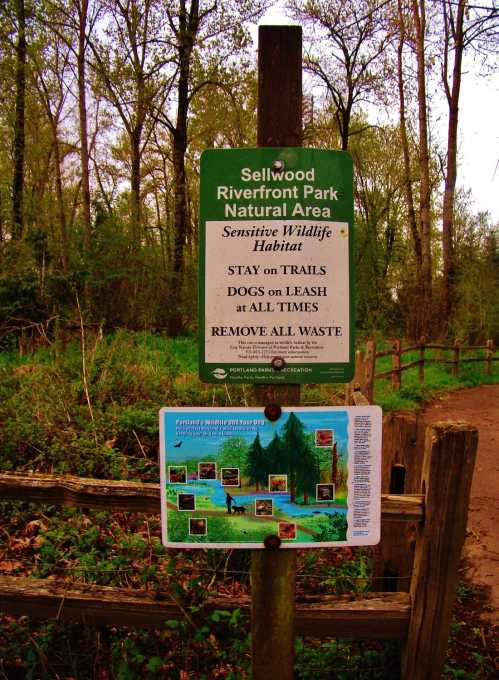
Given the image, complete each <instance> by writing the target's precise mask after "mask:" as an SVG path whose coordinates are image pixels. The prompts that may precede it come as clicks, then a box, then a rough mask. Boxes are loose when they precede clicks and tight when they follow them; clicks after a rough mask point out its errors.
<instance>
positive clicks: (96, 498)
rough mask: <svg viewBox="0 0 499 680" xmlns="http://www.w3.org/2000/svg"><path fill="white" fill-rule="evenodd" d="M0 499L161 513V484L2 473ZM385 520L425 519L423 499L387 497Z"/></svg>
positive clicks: (0, 475)
mask: <svg viewBox="0 0 499 680" xmlns="http://www.w3.org/2000/svg"><path fill="white" fill-rule="evenodd" d="M0 498H4V499H10V500H22V501H36V502H39V503H47V504H49V505H69V506H76V507H82V508H94V509H102V510H109V511H111V512H113V511H128V512H149V513H159V512H160V505H159V504H160V495H159V484H143V483H141V482H126V481H114V480H102V479H90V478H87V477H74V476H69V475H68V476H58V475H47V474H41V473H33V474H18V473H10V472H9V473H6V472H1V473H0ZM381 514H382V517H384V518H385V519H392V520H394V519H399V520H410V521H419V520H422V519H423V496H421V495H408V496H404V495H400V496H398V495H397V496H393V495H384V496H382V499H381Z"/></svg>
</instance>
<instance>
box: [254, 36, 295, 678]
mask: <svg viewBox="0 0 499 680" xmlns="http://www.w3.org/2000/svg"><path fill="white" fill-rule="evenodd" d="M257 136H258V139H257V141H258V146H271V147H279V146H301V145H302V137H303V132H302V31H301V27H300V26H260V28H259V32H258V135H257ZM284 358H285V357H284ZM255 393H256V397H257V399H258V403H261V404H262V405H264V406H265V405H266V404H268V403H272V402H274V403H277V404H280V405H282V406H283V405H285V404H289V405H294V406H298V405H299V403H300V387H299V385H283V386H279V387H274V386H272V385H261V386H257V387H256V389H255ZM295 581H296V551H295V550H293V549H287V550H285V549H278V550H275V551H270V550H259V551H256V550H254V551H253V552H252V556H251V639H252V678H253V680H267V679H268V678H277V677H278V678H279V679H280V680H293V676H294V643H295V635H294V616H295Z"/></svg>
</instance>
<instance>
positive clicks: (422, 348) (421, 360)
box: [418, 336, 426, 385]
mask: <svg viewBox="0 0 499 680" xmlns="http://www.w3.org/2000/svg"><path fill="white" fill-rule="evenodd" d="M419 343H420V344H419V367H418V377H419V383H420V384H421V385H422V384H423V383H424V352H425V346H426V338H425V337H424V336H423V337H422V338H421V340H420V341H419Z"/></svg>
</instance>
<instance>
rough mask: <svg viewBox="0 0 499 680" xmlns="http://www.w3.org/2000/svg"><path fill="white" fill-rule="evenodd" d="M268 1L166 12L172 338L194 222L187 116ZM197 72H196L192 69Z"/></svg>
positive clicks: (173, 6) (162, 115)
mask: <svg viewBox="0 0 499 680" xmlns="http://www.w3.org/2000/svg"><path fill="white" fill-rule="evenodd" d="M267 4H268V0H237V1H229V0H226V1H225V2H224V3H217V2H213V1H212V0H209V1H208V2H206V0H175V1H174V2H171V3H169V5H168V7H166V8H165V11H166V14H167V17H168V26H169V34H168V35H167V37H166V40H167V42H168V44H169V45H171V47H172V48H173V50H174V53H175V57H174V58H175V64H176V74H175V95H176V102H177V104H176V111H175V115H174V116H172V115H170V114H169V112H168V111H166V110H158V111H157V116H158V119H159V120H160V121H161V122H162V123H163V124H164V125H165V126H166V128H167V129H168V131H169V132H170V135H171V144H172V163H173V190H174V239H173V240H174V246H173V264H172V270H173V271H172V291H173V293H174V295H175V298H176V305H175V307H174V308H172V314H171V317H170V328H169V331H170V334H171V335H176V334H178V333H179V332H180V331H182V330H183V326H184V322H183V319H182V312H181V304H179V297H180V299H181V294H182V290H183V285H184V270H185V248H186V245H187V243H188V240H189V238H188V237H189V228H190V219H189V211H188V201H187V184H186V165H185V158H186V152H187V147H188V142H189V130H188V128H189V112H190V109H191V104H192V100H193V98H194V97H195V96H196V95H197V94H198V93H199V92H201V91H202V90H203V89H204V88H205V87H208V86H215V87H219V86H220V85H221V79H220V78H219V71H220V68H221V67H223V66H224V64H226V63H230V61H231V60H232V59H234V56H235V54H236V53H237V52H238V51H240V50H241V49H243V48H244V47H245V46H246V44H247V43H248V40H249V37H248V35H247V33H246V32H245V29H244V25H245V23H246V22H248V21H250V20H252V21H254V20H256V19H258V17H259V16H260V15H261V14H262V13H263V11H264V9H265V8H266V6H267ZM194 66H196V68H194Z"/></svg>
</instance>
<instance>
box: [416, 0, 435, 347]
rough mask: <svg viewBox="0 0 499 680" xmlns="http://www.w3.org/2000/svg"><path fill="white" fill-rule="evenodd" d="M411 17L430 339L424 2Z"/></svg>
mask: <svg viewBox="0 0 499 680" xmlns="http://www.w3.org/2000/svg"><path fill="white" fill-rule="evenodd" d="M412 15H413V20H414V27H415V31H416V39H415V46H416V61H417V84H418V125H419V172H420V184H419V221H420V234H421V291H420V294H421V297H420V300H419V309H420V314H421V317H420V319H421V321H420V328H421V333H422V334H423V335H426V336H429V335H430V332H429V331H430V320H431V302H432V261H431V260H432V258H431V214H430V197H431V186H430V162H429V154H428V116H427V108H426V107H427V102H426V73H425V27H426V17H425V0H412Z"/></svg>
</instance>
